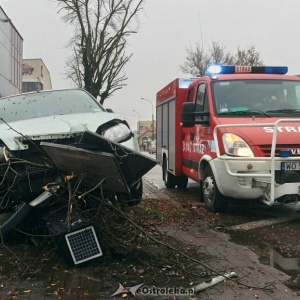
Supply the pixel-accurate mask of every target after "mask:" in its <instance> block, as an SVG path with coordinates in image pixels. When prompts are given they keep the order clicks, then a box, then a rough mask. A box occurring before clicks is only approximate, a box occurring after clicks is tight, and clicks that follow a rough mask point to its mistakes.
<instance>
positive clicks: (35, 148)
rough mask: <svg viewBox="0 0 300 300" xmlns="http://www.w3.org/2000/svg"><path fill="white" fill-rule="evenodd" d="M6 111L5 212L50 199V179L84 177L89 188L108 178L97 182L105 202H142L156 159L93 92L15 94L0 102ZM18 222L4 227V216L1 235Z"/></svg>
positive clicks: (2, 136) (1, 198) (1, 201)
mask: <svg viewBox="0 0 300 300" xmlns="http://www.w3.org/2000/svg"><path fill="white" fill-rule="evenodd" d="M0 111H1V118H0V160H1V163H0V166H1V167H0V182H1V185H0V213H1V212H5V211H11V210H15V211H16V210H17V211H19V210H20V205H22V207H24V206H26V207H27V208H28V205H29V206H31V207H35V206H38V205H40V203H42V202H43V201H44V200H46V199H48V198H50V196H51V194H49V192H48V194H46V195H45V187H47V186H48V185H49V183H50V184H51V183H61V182H64V177H65V176H82V174H84V176H85V180H82V184H83V185H84V188H85V189H89V188H91V189H92V188H94V187H96V186H97V184H98V185H99V183H101V182H103V184H101V186H100V185H99V186H98V187H101V193H102V194H101V195H102V197H103V198H104V199H107V201H112V202H113V201H123V202H124V201H125V202H126V203H127V205H134V204H138V203H139V202H140V201H141V199H142V194H143V183H142V176H143V175H144V174H145V173H146V172H147V171H148V170H149V169H151V168H152V167H153V166H154V165H155V162H154V161H153V160H151V159H149V158H147V157H145V156H143V155H142V154H141V153H140V152H139V147H138V143H137V140H136V137H135V136H134V134H133V132H132V131H131V129H130V127H129V125H128V123H127V122H126V121H125V119H124V118H123V117H122V116H121V115H119V114H116V113H109V112H108V111H106V109H104V108H103V107H102V106H101V105H100V104H99V103H98V102H97V100H96V99H95V98H93V97H92V96H91V95H90V94H89V93H88V92H86V91H84V90H81V89H70V90H51V91H41V92H33V93H26V94H19V95H13V96H9V97H4V98H1V99H0ZM136 160H138V161H139V163H138V165H136V166H135V172H133V171H132V169H131V168H132V166H133V165H134V164H136ZM127 174H131V176H127ZM91 184H94V186H91ZM46 189H47V188H46ZM41 195H42V196H41ZM37 199H38V200H37ZM41 199H42V200H41ZM24 211H27V209H24ZM24 215H25V213H24ZM19 217H20V214H19ZM14 220H17V218H15V219H14ZM15 222H16V221H15ZM15 222H12V223H11V225H10V226H8V227H5V225H7V222H6V221H2V225H1V219H0V229H1V231H2V233H4V232H5V233H7V232H8V231H9V230H10V229H11V227H12V226H14V225H15ZM17 223H18V222H17Z"/></svg>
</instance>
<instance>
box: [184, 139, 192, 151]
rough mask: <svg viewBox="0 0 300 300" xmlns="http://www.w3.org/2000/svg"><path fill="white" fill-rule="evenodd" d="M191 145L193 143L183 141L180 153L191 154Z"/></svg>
mask: <svg viewBox="0 0 300 300" xmlns="http://www.w3.org/2000/svg"><path fill="white" fill-rule="evenodd" d="M192 145H193V143H192V142H190V141H183V142H182V151H183V152H189V153H192Z"/></svg>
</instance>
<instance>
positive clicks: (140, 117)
mask: <svg viewBox="0 0 300 300" xmlns="http://www.w3.org/2000/svg"><path fill="white" fill-rule="evenodd" d="M132 111H133V112H135V113H136V114H138V116H139V123H138V124H139V125H138V135H140V126H141V114H140V113H139V112H137V111H136V110H134V109H133V110H132Z"/></svg>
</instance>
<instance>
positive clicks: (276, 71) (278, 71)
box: [265, 67, 288, 74]
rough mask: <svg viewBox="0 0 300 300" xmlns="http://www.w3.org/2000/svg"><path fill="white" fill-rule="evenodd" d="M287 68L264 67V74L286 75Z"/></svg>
mask: <svg viewBox="0 0 300 300" xmlns="http://www.w3.org/2000/svg"><path fill="white" fill-rule="evenodd" d="M287 72H288V67H265V73H266V74H286V73H287Z"/></svg>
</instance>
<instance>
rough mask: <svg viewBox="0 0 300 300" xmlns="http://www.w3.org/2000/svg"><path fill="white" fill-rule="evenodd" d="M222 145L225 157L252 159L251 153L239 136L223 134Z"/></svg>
mask: <svg viewBox="0 0 300 300" xmlns="http://www.w3.org/2000/svg"><path fill="white" fill-rule="evenodd" d="M222 138H223V144H224V148H225V153H226V154H227V155H233V156H242V157H253V156H254V155H253V152H252V150H251V149H250V147H249V146H248V144H247V143H246V142H245V141H244V140H243V139H242V138H240V137H239V136H237V135H236V134H232V133H224V134H223V136H222Z"/></svg>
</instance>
